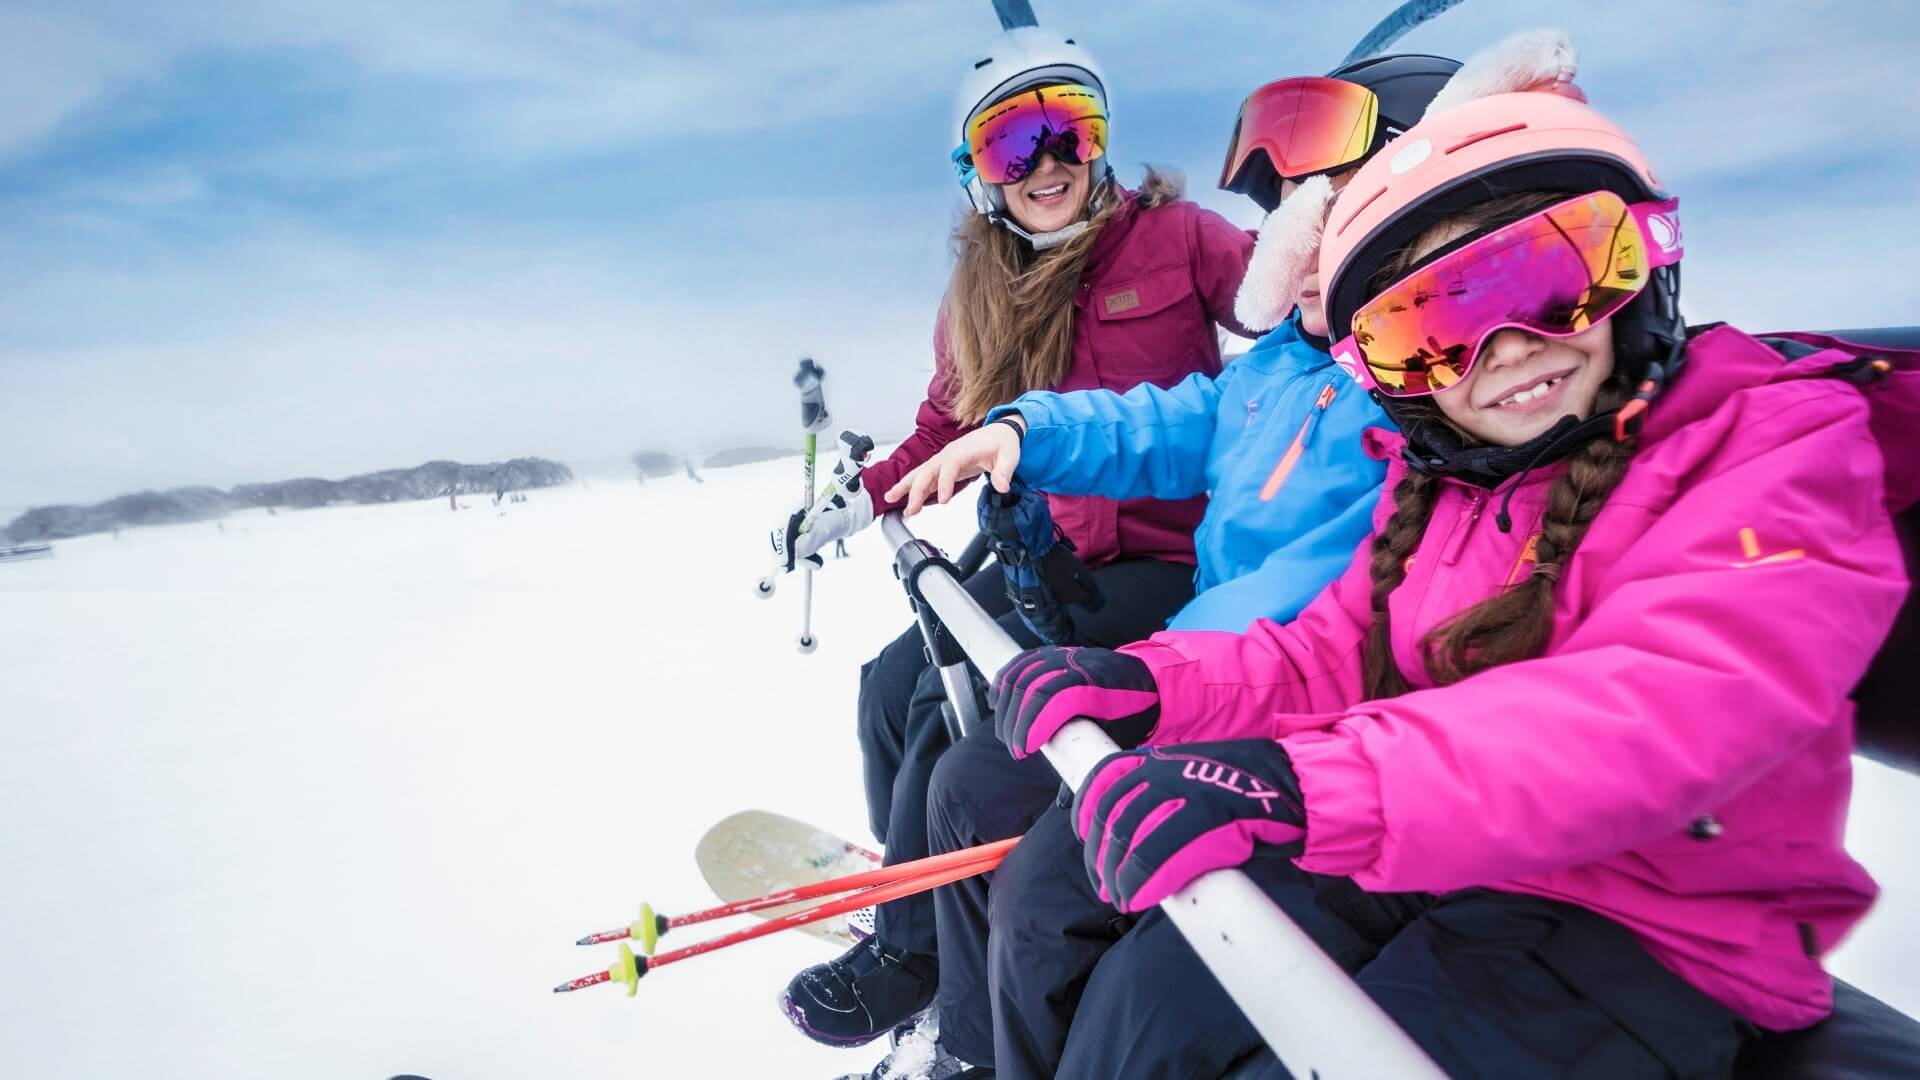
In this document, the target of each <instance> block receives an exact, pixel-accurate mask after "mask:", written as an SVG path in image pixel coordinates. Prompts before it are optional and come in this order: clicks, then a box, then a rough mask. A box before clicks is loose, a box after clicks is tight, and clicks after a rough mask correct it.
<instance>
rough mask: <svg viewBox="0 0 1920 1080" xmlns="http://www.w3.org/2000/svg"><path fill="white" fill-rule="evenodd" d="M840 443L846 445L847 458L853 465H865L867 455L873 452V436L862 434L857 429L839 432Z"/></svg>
mask: <svg viewBox="0 0 1920 1080" xmlns="http://www.w3.org/2000/svg"><path fill="white" fill-rule="evenodd" d="M840 445H841V446H844V447H846V451H845V452H846V455H847V460H848V461H851V462H853V463H854V464H855V465H865V464H866V463H867V457H868V456H869V455H871V454H872V453H873V436H871V435H862V434H860V433H859V432H857V431H843V432H841V433H840Z"/></svg>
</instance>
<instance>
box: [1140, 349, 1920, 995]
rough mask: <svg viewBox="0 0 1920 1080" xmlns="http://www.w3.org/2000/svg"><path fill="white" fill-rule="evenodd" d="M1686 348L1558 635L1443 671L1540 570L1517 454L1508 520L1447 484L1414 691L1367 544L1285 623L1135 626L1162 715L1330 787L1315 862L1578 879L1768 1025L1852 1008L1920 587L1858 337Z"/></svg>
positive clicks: (1425, 558)
mask: <svg viewBox="0 0 1920 1080" xmlns="http://www.w3.org/2000/svg"><path fill="white" fill-rule="evenodd" d="M1687 351H1688V364H1687V367H1686V368H1685V370H1684V372H1683V373H1682V374H1681V375H1680V376H1679V377H1678V378H1677V379H1676V380H1675V381H1674V383H1673V385H1672V386H1671V387H1670V388H1669V389H1668V390H1667V392H1666V393H1665V394H1663V395H1662V396H1661V397H1660V398H1659V399H1658V400H1657V401H1656V402H1655V404H1654V407H1653V410H1652V411H1651V413H1649V414H1648V417H1647V420H1646V423H1645V426H1644V428H1643V431H1642V437H1641V445H1640V449H1639V450H1638V452H1637V453H1636V454H1635V456H1634V459H1633V461H1632V464H1631V465H1630V466H1629V467H1628V471H1627V474H1626V477H1625V478H1624V479H1623V480H1622V482H1621V484H1620V486H1619V487H1618V488H1616V489H1615V491H1614V493H1613V495H1612V497H1611V498H1610V499H1608V501H1607V503H1606V505H1605V507H1604V508H1603V509H1602V510H1601V511H1600V513H1599V515H1598V516H1597V517H1596V518H1595V519H1594V521H1593V524H1592V526H1591V528H1590V529H1589V531H1588V533H1587V536H1586V538H1585V539H1584V540H1583V541H1582V543H1581V544H1580V547H1579V549H1578V550H1577V551H1576V552H1575V553H1574V555H1573V556H1572V558H1571V560H1570V561H1569V562H1568V564H1567V565H1566V566H1565V567H1564V568H1563V570H1562V574H1561V578H1560V584H1559V586H1558V589H1557V596H1558V606H1557V609H1556V611H1555V614H1554V630H1553V636H1552V641H1551V644H1550V645H1549V647H1548V648H1547V650H1546V653H1545V654H1544V655H1543V656H1541V657H1539V658H1537V659H1534V660H1528V661H1523V662H1519V663H1514V664H1508V665H1505V666H1502V667H1498V668H1494V669H1491V670H1488V671H1484V672H1481V673H1479V674H1476V675H1473V676H1471V677H1469V678H1467V679H1465V680H1462V681H1461V682H1458V683H1455V684H1453V685H1451V686H1445V687H1438V686H1434V685H1433V683H1432V681H1431V680H1430V679H1429V678H1427V676H1426V668H1425V666H1424V665H1423V664H1422V662H1421V660H1420V658H1419V654H1418V649H1417V643H1418V642H1419V641H1420V639H1421V638H1422V637H1424V636H1425V635H1427V634H1428V633H1430V632H1431V631H1433V629H1434V628H1435V627H1437V626H1439V625H1440V624H1441V623H1442V622H1444V621H1445V620H1446V619H1447V618H1448V617H1450V616H1452V615H1454V614H1455V613H1457V612H1459V611H1461V610H1463V609H1465V608H1467V607H1469V606H1470V605H1472V604H1474V603H1476V602H1478V601H1480V600H1481V599H1484V598H1485V597H1487V596H1489V595H1490V594H1493V593H1495V592H1497V591H1499V590H1500V589H1502V588H1504V587H1505V586H1506V585H1507V584H1508V583H1510V582H1513V581H1517V580H1520V579H1523V578H1524V577H1525V576H1526V575H1527V574H1528V573H1530V572H1531V562H1530V545H1529V540H1530V539H1531V538H1532V537H1533V535H1534V534H1535V533H1536V532H1537V531H1538V529H1539V523H1540V520H1541V518H1542V516H1543V514H1544V510H1545V501H1546V497H1547V492H1548V489H1549V488H1550V486H1551V485H1552V484H1553V482H1554V480H1555V479H1556V478H1557V477H1558V476H1559V475H1560V473H1561V472H1562V471H1563V470H1564V469H1565V465H1564V464H1562V465H1560V466H1557V467H1555V468H1552V469H1541V470H1538V471H1536V472H1535V473H1534V474H1533V475H1531V476H1528V477H1525V478H1524V479H1523V482H1522V483H1521V485H1520V487H1519V488H1518V490H1517V491H1515V493H1514V497H1513V503H1512V511H1511V512H1512V521H1513V528H1512V530H1511V531H1510V532H1504V533H1503V532H1501V531H1500V529H1499V528H1498V527H1497V526H1496V523H1495V514H1494V512H1493V511H1494V510H1495V509H1497V505H1496V506H1494V507H1489V505H1488V504H1489V502H1494V503H1496V504H1497V501H1498V499H1499V498H1500V497H1501V496H1502V495H1504V494H1505V489H1504V488H1502V489H1501V490H1499V491H1496V492H1491V493H1490V492H1488V491H1486V490H1484V489H1481V488H1478V487H1473V486H1470V485H1467V484H1465V483H1459V482H1444V483H1443V488H1442V491H1441V493H1440V495H1439V497H1438V500H1437V502H1436V505H1435V508H1434V512H1433V518H1432V521H1431V523H1430V524H1429V525H1428V527H1427V530H1426V534H1425V536H1424V538H1423V539H1422V540H1421V542H1420V545H1419V548H1418V550H1417V552H1416V554H1415V555H1414V556H1413V557H1412V559H1411V561H1410V567H1409V570H1408V573H1407V577H1406V579H1405V581H1404V582H1403V583H1402V584H1401V586H1400V587H1399V588H1398V589H1397V590H1395V591H1394V593H1393V595H1392V598H1391V600H1390V601H1389V603H1390V605H1391V615H1392V626H1393V648H1394V654H1395V656H1396V657H1397V659H1398V662H1399V665H1400V669H1401V670H1402V671H1403V672H1404V673H1405V674H1406V676H1407V678H1408V680H1409V681H1410V682H1411V683H1412V684H1413V687H1414V689H1413V690H1412V691H1411V692H1409V693H1407V694H1404V695H1402V696H1400V697H1397V698H1392V699H1387V700H1377V701H1370V700H1366V699H1365V698H1364V697H1363V696H1362V692H1361V662H1360V654H1361V643H1362V641H1363V639H1364V637H1365V634H1366V630H1367V627H1368V625H1369V623H1370V615H1369V609H1368V594H1369V591H1370V580H1369V576H1368V569H1367V566H1368V558H1369V546H1370V545H1367V544H1363V545H1362V546H1361V547H1360V549H1359V550H1358V551H1357V552H1355V555H1354V559H1353V562H1352V563H1351V564H1350V565H1349V567H1348V568H1347V570H1346V572H1345V573H1344V574H1343V575H1342V576H1341V577H1340V578H1338V579H1337V580H1336V581H1335V582H1334V583H1333V584H1332V585H1330V586H1328V588H1327V589H1326V591H1324V592H1322V593H1321V594H1320V596H1319V597H1318V598H1317V599H1316V600H1314V601H1313V602H1312V603H1311V604H1310V605H1309V606H1308V607H1307V608H1306V609H1305V610H1304V611H1303V612H1302V613H1301V614H1300V616H1299V618H1298V619H1296V620H1295V621H1294V622H1292V623H1290V624H1288V625H1284V626H1282V625H1278V624H1275V623H1272V622H1266V621H1261V622H1257V623H1255V624H1253V626H1252V627H1250V628H1249V630H1248V632H1247V633H1246V634H1244V635H1241V634H1227V633H1214V632H1187V633H1177V632H1165V633H1161V634H1157V635H1155V636H1154V637H1153V638H1152V639H1151V640H1149V641H1147V642H1141V643H1138V644H1135V645H1131V646H1128V647H1127V648H1126V649H1124V650H1123V651H1125V652H1128V653H1131V654H1133V655H1135V656H1137V657H1139V658H1140V659H1141V660H1143V661H1145V662H1146V663H1147V664H1148V665H1149V666H1150V667H1151V668H1152V670H1153V674H1154V678H1155V680H1156V681H1157V683H1158V685H1159V690H1160V695H1161V710H1162V716H1161V720H1160V723H1159V727H1158V728H1157V729H1156V730H1155V732H1154V734H1153V736H1152V741H1153V742H1156V743H1179V742H1195V741H1201V740H1208V739H1222V738H1245V737H1252V736H1262V737H1271V738H1276V739H1278V740H1280V742H1281V744H1282V745H1283V746H1284V747H1285V748H1286V750H1287V752H1288V754H1289V755H1290V756H1291V757H1292V759H1293V762H1294V765H1295V767H1296V769H1297V770H1298V774H1299V779H1300V784H1301V789H1302V791H1303V792H1304V794H1305V796H1306V807H1307V817H1308V827H1307V842H1306V848H1305V852H1304V854H1303V855H1302V856H1301V858H1300V859H1299V865H1300V866H1301V867H1302V868H1303V869H1305V870H1308V871H1311V872H1314V873H1319V874H1328V875H1341V876H1350V877H1352V878H1353V879H1354V881H1355V882H1356V883H1358V884H1359V885H1361V886H1362V887H1364V888H1367V889H1370V890H1375V891H1383V892H1446V891H1449V890H1454V889H1461V888H1466V887H1470V886H1484V887H1491V888H1495V889H1501V890H1506V891H1509V892H1517V893H1530V894H1534V895H1538V896H1545V897H1551V898H1553V899H1556V900H1562V901H1567V902H1570V903H1574V904H1579V905H1581V906H1583V907H1586V908H1589V909H1591V910H1593V911H1595V912H1598V913H1600V914H1601V915H1604V916H1607V917H1608V918H1611V919H1614V920H1615V921H1617V922H1619V923H1621V924H1623V925H1625V926H1626V927H1628V928H1629V929H1630V930H1632V931H1633V932H1634V933H1635V934H1636V935H1637V936H1638V938H1639V940H1640V941H1641V942H1642V944H1644V945H1645V946H1646V948H1647V949H1648V950H1649V951H1650V952H1651V953H1652V954H1653V955H1654V956H1655V957H1656V958H1657V959H1658V960H1660V962H1662V963H1664V964H1665V965H1667V967H1669V968H1670V969H1672V970H1673V971H1675V972H1676V973H1678V974H1679V975H1680V976H1681V977H1683V978H1685V979H1686V980H1687V981H1688V982H1690V983H1691V984H1693V985H1694V986H1696V987H1698V988H1699V989H1700V990H1702V991H1703V992H1705V993H1707V994H1708V995H1710V996H1712V997H1713V998H1714V999H1716V1000H1718V1001H1720V1002H1721V1003H1723V1004H1725V1005H1727V1006H1728V1007H1729V1008H1732V1009H1734V1010H1735V1011H1737V1012H1739V1013H1740V1014H1742V1015H1744V1016H1746V1017H1747V1018H1749V1019H1751V1020H1753V1021H1754V1022H1756V1023H1758V1024H1760V1025H1762V1026H1763V1027H1768V1028H1773V1029H1790V1028H1797V1027H1803V1026H1805V1025H1807V1024H1810V1023H1812V1022H1814V1021H1816V1020H1818V1019H1820V1018H1821V1017H1822V1016H1824V1015H1826V1013H1827V1012H1828V1011H1829V1009H1830V1007H1831V999H1832V983H1831V980H1830V979H1829V977H1828V976H1827V975H1826V974H1825V972H1824V971H1823V970H1822V968H1821V966H1820V955H1821V954H1822V953H1823V952H1825V951H1826V950H1828V949H1830V948H1832V947H1833V946H1834V945H1835V944H1836V943H1837V942H1838V941H1839V940H1840V938H1841V936H1842V935H1843V934H1845V932H1846V931H1847V930H1848V929H1849V928H1850V927H1852V926H1853V924H1854V923H1855V922H1857V921H1858V920H1859V919H1860V917H1861V916H1862V915H1863V914H1865V912H1866V910H1867V908H1868V907H1869V906H1870V905H1871V903H1872V900H1873V897H1874V894H1875V892H1876V887H1875V885H1874V883H1873V880H1872V879H1871V878H1870V877H1868V876H1867V873H1866V871H1865V870H1863V869H1862V868H1861V867H1860V866H1859V865H1858V864H1856V863H1855V862H1854V861H1853V860H1852V859H1851V858H1849V857H1848V855H1847V853H1846V851H1845V850H1844V849H1843V847H1842V844H1841V839H1842V830H1843V826H1844V824H1845V820H1846V811H1847V800H1848V793H1849V788H1850V785H1851V763H1850V758H1849V751H1850V750H1851V748H1852V745H1853V724H1852V719H1853V707H1852V705H1851V703H1850V702H1849V701H1848V700H1847V694H1848V691H1849V690H1851V689H1852V687H1853V686H1854V684H1855V683H1856V682H1857V681H1858V680H1859V679H1860V677H1861V675H1862V674H1863V673H1864V672H1865V670H1866V668H1867V664H1868V662H1869V661H1870V660H1871V659H1872V658H1873V655H1874V652H1875V650H1876V649H1877V648H1878V647H1879V645H1880V643H1881V641H1882V640H1883V638H1884V637H1885V636H1886V633H1887V630H1888V628H1889V627H1890V626H1891V624H1892V622H1893V618H1894V614H1895V612H1896V611H1897V609H1898V608H1899V606H1900V602H1901V599H1902V597H1903V596H1904V595H1905V593H1906V587H1907V583H1906V578H1905V575H1904V571H1903V567H1902V562H1901V555H1900V552H1899V549H1898V547H1897V544H1896V542H1895V539H1894V535H1893V531H1892V527H1891V525H1890V523H1889V519H1888V513H1887V508H1886V507H1885V506H1884V505H1883V476H1882V472H1883V468H1884V466H1883V463H1882V450H1883V445H1884V444H1883V443H1882V442H1879V441H1876V438H1875V436H1874V434H1873V433H1872V432H1870V430H1869V404H1868V400H1867V398H1866V397H1865V394H1866V393H1872V392H1873V391H1865V392H1863V391H1862V390H1861V389H1859V388H1858V387H1856V386H1855V385H1853V384H1852V383H1850V382H1848V381H1846V380H1843V379H1840V378H1825V377H1812V376H1816V375H1821V374H1823V373H1826V372H1828V371H1830V370H1831V369H1833V368H1834V367H1835V366H1836V364H1837V363H1839V362H1840V361H1843V360H1848V359H1851V358H1852V357H1851V356H1849V355H1843V354H1841V353H1839V352H1838V351H1822V352H1818V353H1816V354H1815V355H1814V356H1812V357H1808V358H1805V359H1801V360H1795V361H1792V362H1786V361H1784V360H1783V358H1782V355H1781V353H1779V352H1776V351H1775V350H1774V349H1772V348H1769V347H1768V346H1767V345H1765V344H1762V343H1760V342H1759V341H1756V340H1755V339H1754V338H1751V337H1748V336H1747V335H1745V334H1742V333H1740V332H1739V331H1737V330H1733V329H1730V328H1727V327H1719V328H1716V329H1712V330H1709V331H1706V332H1704V333H1702V334H1700V335H1698V336H1697V337H1696V338H1695V339H1694V340H1693V342H1692V343H1691V344H1690V345H1689V346H1688V350H1687ZM1804 351H1809V352H1811V351H1813V350H1811V349H1808V350H1804ZM1916 377H1920V376H1916ZM1903 386H1905V388H1906V389H1907V390H1908V391H1910V390H1912V389H1913V388H1912V386H1911V384H1903ZM1368 437H1369V441H1370V442H1371V443H1372V450H1373V452H1375V453H1377V454H1379V455H1380V456H1383V457H1385V458H1387V460H1388V461H1389V462H1390V465H1389V470H1388V473H1387V481H1386V489H1385V491H1386V494H1385V495H1384V496H1383V498H1382V501H1381V504H1380V506H1379V507H1378V508H1377V510H1376V513H1375V518H1374V527H1375V529H1376V530H1377V529H1379V528H1380V527H1381V526H1382V525H1383V524H1384V522H1385V521H1386V519H1387V516H1388V515H1389V514H1390V513H1391V511H1392V491H1393V488H1394V485H1395V484H1396V483H1398V481H1399V479H1400V476H1401V475H1402V472H1403V470H1404V468H1405V466H1404V465H1403V464H1402V463H1401V461H1400V458H1399V454H1398V450H1399V447H1400V445H1401V440H1400V437H1399V436H1398V435H1394V434H1388V433H1385V432H1378V431H1376V432H1370V433H1369V436H1368ZM1916 437H1920V432H1915V433H1911V434H1908V435H1906V436H1905V438H1907V439H1908V440H1911V439H1913V438H1916ZM1887 453H1888V455H1889V456H1899V457H1901V458H1902V460H1904V461H1906V462H1909V463H1911V462H1913V461H1916V460H1920V455H1916V454H1914V453H1913V448H1912V447H1911V446H1901V447H1897V448H1895V447H1888V448H1887ZM1900 497H1901V498H1904V499H1907V500H1909V501H1910V499H1911V493H1903V494H1901V495H1900Z"/></svg>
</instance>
